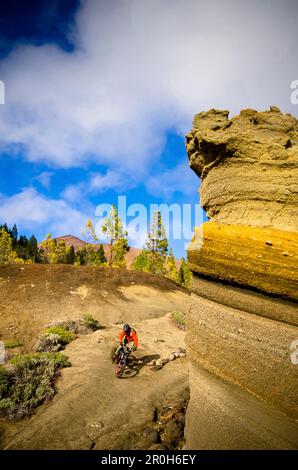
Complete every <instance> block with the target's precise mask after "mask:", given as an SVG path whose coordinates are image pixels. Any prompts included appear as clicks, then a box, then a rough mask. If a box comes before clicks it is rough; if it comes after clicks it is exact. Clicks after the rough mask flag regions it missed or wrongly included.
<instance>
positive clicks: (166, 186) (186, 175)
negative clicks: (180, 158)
mask: <svg viewBox="0 0 298 470" xmlns="http://www.w3.org/2000/svg"><path fill="white" fill-rule="evenodd" d="M198 184H199V181H198V178H197V176H196V175H195V174H194V173H193V172H192V171H190V169H189V167H188V165H187V164H186V163H185V162H183V163H180V164H179V165H177V166H176V167H175V168H173V169H170V170H165V171H163V172H160V173H157V174H156V175H154V176H151V177H149V178H148V179H147V180H146V188H147V191H148V192H149V193H150V194H152V195H154V196H155V197H156V196H162V197H163V198H164V199H166V200H168V199H170V198H171V196H172V195H173V193H174V192H176V191H177V192H180V193H182V194H186V195H190V194H193V193H194V191H195V188H196V187H197V186H198Z"/></svg>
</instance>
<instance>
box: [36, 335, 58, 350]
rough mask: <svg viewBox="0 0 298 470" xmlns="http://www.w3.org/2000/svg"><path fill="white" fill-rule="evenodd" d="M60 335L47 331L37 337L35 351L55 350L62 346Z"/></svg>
mask: <svg viewBox="0 0 298 470" xmlns="http://www.w3.org/2000/svg"><path fill="white" fill-rule="evenodd" d="M59 341H60V336H59V335H54V334H53V333H49V334H47V335H43V336H42V337H41V338H39V340H38V343H37V346H36V351H37V352H57V351H59V350H60V349H63V348H64V347H63V346H62V344H60V342H59Z"/></svg>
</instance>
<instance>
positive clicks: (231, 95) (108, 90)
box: [0, 0, 298, 257]
mask: <svg viewBox="0 0 298 470" xmlns="http://www.w3.org/2000/svg"><path fill="white" fill-rule="evenodd" d="M297 19H298V8H297V2H296V1H294V0H293V1H292V0H288V1H285V2H278V1H277V0H276V1H275V0H270V1H269V0H264V1H263V2H258V1H252V2H249V5H248V2H245V1H242V0H237V1H236V0H229V1H227V2H224V5H223V2H221V1H215V0H213V1H208V2H206V1H203V0H196V1H195V0H188V1H187V2H180V1H179V0H171V1H169V0H163V1H161V0H152V1H150V2H149V1H147V0H144V1H139V0H138V1H137V0H109V1H108V0H102V1H101V0H85V1H75V0H69V1H68V0H63V1H62V0H54V1H51V2H48V1H46V0H39V1H37V0H36V1H33V0H30V1H26V2H22V1H13V0H11V1H10V2H9V3H8V2H7V4H6V5H5V6H1V19H0V80H2V81H3V82H4V84H5V104H3V105H0V182H1V186H0V223H1V222H4V221H7V222H8V223H9V224H13V223H14V222H15V223H17V225H18V227H19V231H20V232H22V233H25V234H27V235H30V234H31V233H32V232H33V233H35V235H36V236H37V237H38V239H40V240H41V239H42V238H43V237H44V236H45V235H46V233H48V232H51V233H52V234H53V235H54V236H58V235H65V234H68V233H71V234H73V235H77V236H80V235H81V232H82V228H83V225H84V222H85V221H86V220H87V218H91V219H92V220H93V221H94V222H95V223H96V222H97V218H96V216H95V210H96V207H97V206H98V205H99V204H103V203H108V204H113V203H117V198H118V196H119V195H121V196H124V195H125V196H126V197H127V205H130V204H135V203H139V204H140V203H141V204H143V205H144V206H145V207H146V208H147V209H148V208H149V206H150V204H161V203H166V204H168V205H171V204H180V205H182V204H191V205H192V206H191V208H192V218H191V221H190V226H191V227H192V225H193V223H194V214H195V213H196V215H197V217H198V220H199V222H200V221H201V219H202V212H201V211H200V210H199V208H198V206H196V207H195V204H196V205H198V203H199V195H198V187H199V183H200V182H199V179H198V178H197V177H196V175H194V174H193V172H192V171H191V170H190V169H189V167H188V159H187V155H186V151H185V147H184V135H185V133H186V132H187V131H188V130H189V129H190V128H191V125H192V119H193V116H194V114H195V113H197V112H200V111H202V110H206V109H210V108H213V107H216V108H221V109H229V110H230V111H231V115H233V114H236V113H238V112H239V111H240V109H242V108H248V107H250V108H255V109H268V108H269V106H270V105H272V104H274V105H277V106H279V107H280V108H281V109H282V111H284V112H291V113H292V114H294V115H297V105H296V106H295V105H293V104H292V103H291V101H290V94H291V90H290V84H291V82H292V81H293V80H295V79H297V78H298V69H297V48H296V45H297ZM174 222H175V224H177V219H174ZM191 227H190V228H191ZM170 229H171V226H170ZM146 230H147V227H143V228H142V230H141V232H140V236H139V237H138V239H136V240H135V239H134V240H131V244H132V245H135V246H142V243H143V241H144V236H145V233H146ZM169 231H170V234H169V235H170V242H171V245H172V246H173V248H174V252H175V255H176V256H177V257H180V256H182V255H184V254H185V246H186V245H187V243H188V241H189V240H188V238H189V237H185V236H184V237H183V236H182V237H181V239H175V240H174V239H173V234H172V232H171V230H169Z"/></svg>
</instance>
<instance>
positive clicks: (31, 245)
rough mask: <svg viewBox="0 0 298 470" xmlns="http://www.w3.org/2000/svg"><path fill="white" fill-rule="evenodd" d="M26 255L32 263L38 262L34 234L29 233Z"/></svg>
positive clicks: (37, 250) (38, 257)
mask: <svg viewBox="0 0 298 470" xmlns="http://www.w3.org/2000/svg"><path fill="white" fill-rule="evenodd" d="M28 256H29V259H31V260H32V262H33V263H38V262H40V256H39V249H38V242H37V239H36V237H35V236H34V235H31V237H30V238H29V240H28Z"/></svg>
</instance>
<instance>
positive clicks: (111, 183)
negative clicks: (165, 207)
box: [62, 170, 135, 202]
mask: <svg viewBox="0 0 298 470" xmlns="http://www.w3.org/2000/svg"><path fill="white" fill-rule="evenodd" d="M134 184H135V182H134V180H133V178H132V179H129V180H128V178H127V176H126V175H124V174H123V173H121V172H117V171H115V170H108V171H107V172H106V173H105V174H102V173H92V174H91V175H90V176H89V178H88V179H87V180H86V181H81V182H79V183H77V184H70V185H68V186H67V187H66V188H65V189H64V191H63V193H62V196H63V198H65V199H66V200H68V201H70V202H79V201H80V200H82V199H83V198H85V197H86V196H88V195H89V194H99V193H104V192H105V191H108V190H109V189H112V190H114V191H123V190H124V189H125V190H127V189H129V188H131V187H133V186H134Z"/></svg>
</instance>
